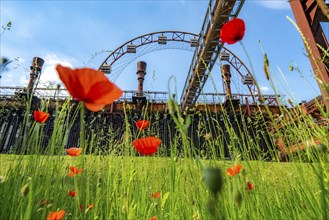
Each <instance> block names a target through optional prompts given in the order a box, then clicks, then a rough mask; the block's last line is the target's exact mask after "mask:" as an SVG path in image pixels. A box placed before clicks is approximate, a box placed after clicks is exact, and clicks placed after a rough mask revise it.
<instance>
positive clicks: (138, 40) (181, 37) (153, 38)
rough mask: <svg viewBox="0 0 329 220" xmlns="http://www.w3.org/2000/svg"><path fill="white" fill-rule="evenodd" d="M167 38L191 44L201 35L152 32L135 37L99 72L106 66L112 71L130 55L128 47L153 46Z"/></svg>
mask: <svg viewBox="0 0 329 220" xmlns="http://www.w3.org/2000/svg"><path fill="white" fill-rule="evenodd" d="M160 36H166V37H167V39H166V41H176V42H185V43H191V42H192V39H195V40H196V41H197V40H198V38H199V35H197V34H193V33H189V32H182V31H159V32H152V33H149V34H144V35H141V36H138V37H135V38H133V39H131V40H129V41H127V42H126V43H124V44H122V45H121V46H119V47H118V48H116V49H115V50H114V51H113V52H112V53H111V54H110V55H109V56H108V57H107V58H106V59H105V60H104V61H103V63H102V64H101V65H100V67H99V68H98V70H101V69H102V67H103V66H104V65H106V67H107V68H109V69H111V67H112V65H113V64H114V63H115V62H116V61H117V60H118V59H120V58H121V57H122V56H124V55H125V54H127V53H128V46H129V45H134V46H136V48H138V47H141V46H144V45H147V44H151V43H159V37H160Z"/></svg>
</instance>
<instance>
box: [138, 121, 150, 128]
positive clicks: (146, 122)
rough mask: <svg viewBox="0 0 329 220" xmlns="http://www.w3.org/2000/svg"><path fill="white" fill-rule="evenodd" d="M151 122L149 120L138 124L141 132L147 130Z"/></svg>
mask: <svg viewBox="0 0 329 220" xmlns="http://www.w3.org/2000/svg"><path fill="white" fill-rule="evenodd" d="M149 124H150V122H149V121H147V120H139V121H137V122H136V126H137V128H138V129H139V130H144V129H145V128H147V126H149Z"/></svg>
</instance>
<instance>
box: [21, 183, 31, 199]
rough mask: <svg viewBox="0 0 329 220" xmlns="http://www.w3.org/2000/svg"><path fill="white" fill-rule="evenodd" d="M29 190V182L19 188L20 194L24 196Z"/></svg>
mask: <svg viewBox="0 0 329 220" xmlns="http://www.w3.org/2000/svg"><path fill="white" fill-rule="evenodd" d="M29 191H30V188H29V184H28V183H27V184H25V185H24V186H23V187H22V188H21V196H26V195H27V194H28V193H29Z"/></svg>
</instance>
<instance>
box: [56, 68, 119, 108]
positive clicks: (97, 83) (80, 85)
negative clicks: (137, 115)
mask: <svg viewBox="0 0 329 220" xmlns="http://www.w3.org/2000/svg"><path fill="white" fill-rule="evenodd" d="M56 70H57V72H58V75H59V78H60V79H61V80H62V82H63V83H64V84H65V86H66V89H67V90H68V91H69V92H70V94H71V96H73V97H74V98H76V99H77V100H79V101H82V102H84V104H85V106H86V108H87V109H89V110H90V111H93V112H97V111H100V110H102V109H103V107H104V106H105V105H108V104H111V103H112V102H114V100H116V99H117V98H119V97H120V96H121V95H122V91H121V89H119V88H118V87H117V86H116V85H115V84H114V83H112V82H110V81H109V80H108V78H106V76H105V75H104V73H102V72H100V71H96V70H93V69H89V68H82V69H75V70H72V69H70V68H67V67H63V66H61V65H57V67H56Z"/></svg>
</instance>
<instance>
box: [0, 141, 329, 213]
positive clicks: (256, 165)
mask: <svg viewBox="0 0 329 220" xmlns="http://www.w3.org/2000/svg"><path fill="white" fill-rule="evenodd" d="M127 147H130V146H127ZM0 159H1V167H2V168H1V171H0V172H1V173H0V175H1V176H3V177H5V180H4V181H3V182H2V183H1V188H0V195H1V200H0V201H1V204H0V207H1V212H0V213H1V214H0V219H45V218H46V215H47V214H48V213H49V212H50V211H55V210H57V209H63V210H65V212H66V219H76V218H80V219H149V218H150V217H152V216H157V217H158V218H159V219H213V218H217V217H223V218H225V219H260V218H261V219H318V218H320V217H321V213H322V212H323V210H322V208H321V202H320V201H321V198H320V197H321V191H320V187H319V183H318V177H317V175H316V173H315V172H314V169H318V168H317V166H318V164H315V163H312V164H311V163H276V162H262V161H246V162H242V165H243V169H242V171H241V173H240V174H239V175H236V176H234V177H229V176H226V174H225V173H226V171H225V170H226V168H228V167H230V166H232V162H231V161H201V163H202V164H203V166H215V167H218V168H220V169H222V171H223V173H224V174H225V175H224V189H223V191H222V192H221V193H220V195H217V197H216V199H214V195H213V194H212V193H211V192H209V191H208V189H207V186H206V185H205V183H204V181H203V170H202V168H201V167H200V165H198V163H197V162H196V161H195V160H193V159H181V158H180V159H171V158H159V157H113V156H91V155H90V156H89V155H87V156H79V157H76V158H71V157H69V156H39V155H32V156H20V155H1V156H0ZM71 165H76V166H77V167H79V168H83V169H84V172H82V173H80V174H77V175H76V176H75V177H68V176H67V173H68V172H69V166H71ZM323 165H324V166H326V167H328V165H329V164H323ZM247 181H250V182H252V183H254V184H255V188H254V189H253V190H252V191H250V190H249V189H247V188H246V182H247ZM26 184H27V185H28V187H29V192H28V193H27V194H26V195H25V196H22V195H21V188H22V187H23V186H24V185H26ZM69 190H76V191H77V196H76V197H74V198H71V197H70V196H69V194H68V192H69ZM157 191H160V192H161V198H157V199H153V198H152V196H151V195H152V193H155V192H157ZM238 191H239V192H240V193H241V194H242V202H241V203H240V204H238V201H237V198H236V195H235V193H236V192H238ZM167 196H168V197H167ZM42 199H45V200H47V201H49V204H48V206H49V207H43V206H41V205H40V201H41V200H42ZM210 201H211V202H210ZM79 204H83V206H84V207H85V206H86V205H89V204H95V207H94V208H93V209H91V210H89V211H87V212H86V213H85V209H84V210H83V211H81V210H80V208H79ZM210 204H215V208H216V209H215V212H214V213H213V214H212V211H211V210H210V208H209V207H210V206H211V205H210ZM327 211H328V210H327Z"/></svg>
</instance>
